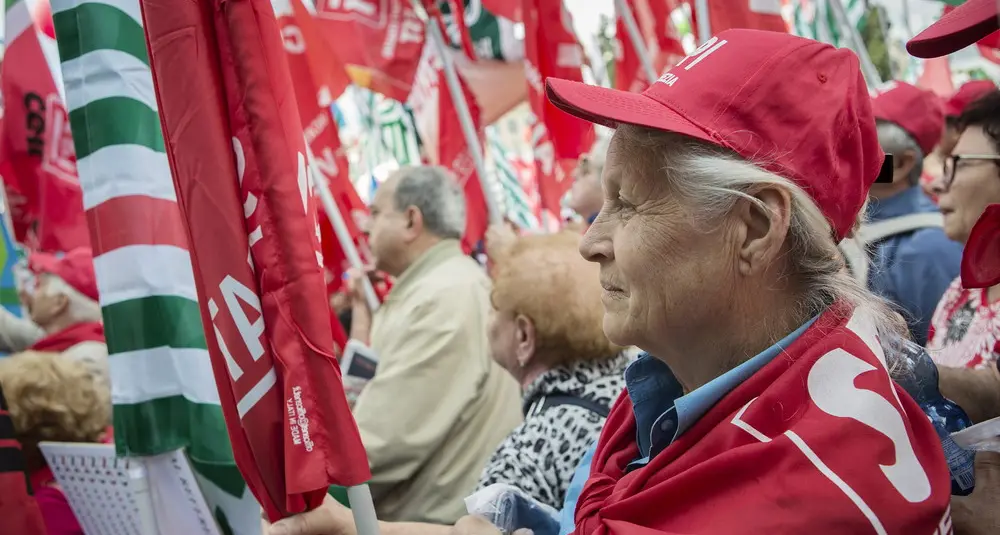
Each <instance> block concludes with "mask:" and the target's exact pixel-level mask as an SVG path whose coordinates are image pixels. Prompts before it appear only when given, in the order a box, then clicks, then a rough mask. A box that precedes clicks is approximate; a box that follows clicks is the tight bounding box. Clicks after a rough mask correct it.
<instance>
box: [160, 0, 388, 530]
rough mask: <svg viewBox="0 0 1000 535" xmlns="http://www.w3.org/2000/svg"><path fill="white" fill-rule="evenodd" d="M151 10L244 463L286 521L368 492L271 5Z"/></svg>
mask: <svg viewBox="0 0 1000 535" xmlns="http://www.w3.org/2000/svg"><path fill="white" fill-rule="evenodd" d="M141 6H142V10H143V21H144V23H145V30H146V34H147V43H148V47H149V52H150V53H149V57H150V62H151V68H152V72H153V81H154V85H155V88H156V94H157V102H158V105H159V111H160V117H161V124H162V126H163V131H164V136H163V137H164V140H165V142H166V148H167V154H168V157H169V159H170V167H171V171H172V173H173V176H174V184H175V187H176V190H177V201H178V204H179V205H180V208H181V211H182V213H183V214H184V217H185V220H186V223H187V231H188V234H189V243H190V248H191V257H192V263H193V267H194V275H195V282H196V284H197V288H198V295H199V298H200V299H199V305H200V307H201V314H202V321H203V322H204V327H205V331H206V334H207V335H206V338H207V342H208V349H209V354H210V356H211V358H212V369H213V372H214V374H215V379H216V382H217V384H218V385H219V396H220V400H221V402H222V410H223V413H224V415H225V417H226V424H227V427H228V430H229V435H230V438H231V439H232V444H233V453H234V456H235V458H236V463H237V465H238V466H239V468H240V471H241V473H242V474H243V476H244V478H245V479H246V481H247V483H248V485H249V487H250V489H251V491H252V492H253V493H254V496H255V497H256V498H257V500H258V501H259V502H260V503H261V505H262V506H263V507H264V511H265V512H266V513H267V516H268V517H269V518H270V519H271V520H276V519H277V518H280V517H282V516H287V515H289V514H293V513H298V512H301V511H303V510H305V509H306V508H309V507H314V506H316V505H318V504H319V503H320V502H321V501H322V499H323V497H324V495H325V494H326V489H327V487H328V486H329V485H330V484H337V485H342V486H351V485H356V484H359V483H362V482H364V481H366V480H367V479H369V478H370V473H369V471H368V463H367V459H366V456H365V453H364V448H363V446H362V444H361V440H360V437H359V435H358V430H357V427H356V425H355V424H354V420H353V418H352V417H351V414H350V411H349V409H348V407H347V400H346V398H345V396H344V393H343V389H342V388H341V386H340V385H341V377H340V371H339V367H338V366H337V362H336V358H335V351H336V348H335V347H334V344H333V340H332V337H331V334H330V321H329V310H328V304H327V303H326V299H325V298H324V291H323V289H324V281H323V273H322V268H321V266H320V264H319V258H318V256H319V252H318V248H319V243H318V239H317V237H316V234H317V231H316V218H315V208H314V201H313V198H312V195H311V194H310V180H309V174H308V173H307V171H306V169H307V165H306V154H305V153H306V151H305V145H304V141H303V136H302V126H301V123H300V121H299V118H298V111H297V109H296V104H295V102H296V101H295V97H294V95H293V90H292V87H291V83H290V80H289V74H288V64H287V61H286V59H285V51H284V49H283V47H282V43H281V39H280V36H279V31H278V26H277V22H276V20H275V18H274V12H273V10H272V8H271V5H270V4H269V3H268V1H267V0H233V1H228V2H224V3H220V2H217V1H215V0H199V1H196V2H180V3H178V2H174V1H172V0H142V2H141ZM213 334H214V336H213Z"/></svg>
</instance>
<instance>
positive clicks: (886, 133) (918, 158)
mask: <svg viewBox="0 0 1000 535" xmlns="http://www.w3.org/2000/svg"><path fill="white" fill-rule="evenodd" d="M876 126H877V127H878V142H879V144H880V145H882V150H884V151H885V152H886V153H888V154H895V155H896V156H897V157H898V156H899V155H901V154H903V153H904V152H906V151H913V154H914V155H915V157H914V161H913V169H910V174H909V175H907V177H906V181H907V182H909V183H910V185H911V186H916V185H917V184H919V183H920V175H922V174H923V172H924V156H926V155H925V154H924V151H923V150H921V149H920V145H918V144H917V141H916V140H915V139H913V136H911V135H910V134H909V132H907V131H906V130H903V128H902V127H900V126H899V125H898V124H896V123H893V122H889V121H876Z"/></svg>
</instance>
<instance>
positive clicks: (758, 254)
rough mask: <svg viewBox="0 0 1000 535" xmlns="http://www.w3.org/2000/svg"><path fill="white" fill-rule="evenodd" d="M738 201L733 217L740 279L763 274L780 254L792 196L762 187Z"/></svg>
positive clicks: (789, 219) (782, 191)
mask: <svg viewBox="0 0 1000 535" xmlns="http://www.w3.org/2000/svg"><path fill="white" fill-rule="evenodd" d="M749 195H750V196H751V197H753V199H756V201H757V202H754V201H752V200H750V199H742V198H741V199H740V200H739V201H738V202H737V209H736V215H737V218H738V221H737V225H738V226H737V236H738V238H739V240H738V242H737V243H738V245H739V251H738V262H739V270H740V273H741V274H743V275H751V274H755V273H760V272H763V271H764V270H765V269H767V267H768V266H769V265H771V264H772V263H774V261H775V260H776V259H777V258H778V257H780V256H781V255H782V254H783V247H784V243H785V238H786V237H787V236H788V229H789V226H790V225H791V219H792V195H791V193H790V192H789V191H788V190H787V189H785V188H782V187H777V186H771V185H764V186H761V187H760V188H759V189H757V190H756V191H753V192H749Z"/></svg>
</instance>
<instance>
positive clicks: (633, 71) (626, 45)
mask: <svg viewBox="0 0 1000 535" xmlns="http://www.w3.org/2000/svg"><path fill="white" fill-rule="evenodd" d="M676 4H677V2H676V1H675V0H625V5H627V6H628V7H629V9H630V10H631V11H632V17H633V18H634V19H635V23H636V26H638V28H639V33H640V34H642V41H643V45H644V46H645V47H646V51H647V53H648V54H649V58H650V60H651V61H652V62H653V70H654V71H655V73H656V75H657V76H659V75H660V73H662V72H663V71H664V70H665V69H666V68H667V67H669V66H671V65H673V64H675V63H677V62H678V61H680V60H681V59H683V58H684V56H685V55H686V54H685V53H684V47H683V46H681V41H680V37H679V36H678V35H677V32H676V31H675V30H674V26H673V24H671V23H670V13H671V12H672V11H673V10H674V9H676V8H677V5H676ZM617 15H618V23H617V26H616V28H617V29H616V30H615V32H616V33H615V36H616V39H617V41H618V44H619V51H620V54H617V57H616V59H617V61H616V63H615V87H616V88H618V89H622V90H625V91H632V92H635V93H641V92H642V91H644V90H645V89H646V88H647V87H649V84H651V83H652V80H647V79H646V72H645V69H644V68H643V66H642V60H641V58H640V57H639V53H638V52H637V51H636V49H635V46H633V43H632V38H631V35H630V34H629V31H628V28H627V27H626V25H625V20H624V16H623V14H622V13H618V14H617Z"/></svg>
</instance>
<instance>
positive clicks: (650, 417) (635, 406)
mask: <svg viewBox="0 0 1000 535" xmlns="http://www.w3.org/2000/svg"><path fill="white" fill-rule="evenodd" d="M814 321H816V318H812V319H810V320H809V321H807V322H806V323H805V324H804V325H802V326H801V327H799V328H798V329H796V330H795V331H793V332H792V333H791V334H789V335H788V336H786V337H784V338H782V339H781V340H780V341H778V343H776V344H774V345H773V346H771V347H769V348H767V349H765V350H764V351H762V352H761V353H760V354H758V355H756V356H755V357H753V358H751V359H750V360H747V361H746V362H744V363H742V364H740V365H739V366H737V367H735V368H733V369H731V370H729V371H728V372H726V373H724V374H722V375H720V376H718V377H716V378H715V379H712V380H711V381H709V382H708V383H706V384H705V385H703V386H701V387H699V388H696V389H694V390H693V391H691V392H690V393H688V394H684V389H683V388H682V387H681V384H680V383H679V382H678V381H677V378H676V377H674V374H673V372H671V371H670V368H669V367H668V366H667V365H666V364H665V363H664V362H663V361H661V360H659V359H657V358H655V357H653V356H651V355H649V354H648V353H644V354H643V355H642V356H640V357H639V359H638V360H636V361H635V362H633V363H632V364H630V365H629V367H628V368H626V369H625V389H626V390H627V391H628V395H629V398H631V400H632V411H633V412H634V413H635V428H636V443H637V445H638V446H639V455H640V457H639V458H638V459H636V460H634V461H632V463H630V464H629V466H628V467H629V469H635V468H638V467H640V466H644V465H645V464H646V463H648V462H649V460H650V459H652V458H653V457H655V456H656V454H658V453H660V452H661V451H663V450H664V449H666V447H667V446H669V445H670V444H671V443H672V442H673V441H674V440H677V437H679V436H681V434H683V433H684V432H685V431H687V430H688V429H690V428H691V426H692V425H694V423H695V422H697V421H698V419H699V418H701V417H702V416H703V415H704V414H705V413H706V412H708V410H709V409H711V408H712V406H713V405H715V404H716V403H718V401H719V400H720V399H722V398H723V397H724V396H725V395H726V394H728V393H729V392H730V391H732V390H733V389H734V388H736V387H737V386H739V385H740V384H741V383H742V382H743V381H746V380H747V379H748V378H749V377H750V376H751V375H753V374H755V373H757V371H759V370H760V369H761V368H763V367H764V366H766V365H767V364H768V363H769V362H771V361H772V360H774V357H776V356H778V354H780V353H781V352H782V351H783V350H784V349H785V348H786V347H788V345H789V344H791V343H792V342H793V341H794V340H795V339H796V338H798V337H799V335H801V334H802V333H803V332H805V330H806V329H808V328H809V326H810V325H812V324H813V322H814Z"/></svg>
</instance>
